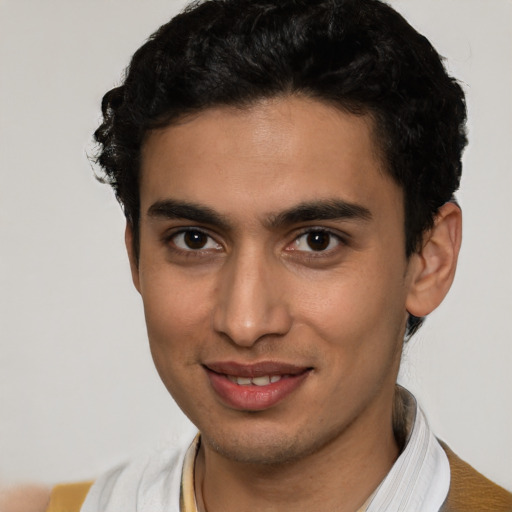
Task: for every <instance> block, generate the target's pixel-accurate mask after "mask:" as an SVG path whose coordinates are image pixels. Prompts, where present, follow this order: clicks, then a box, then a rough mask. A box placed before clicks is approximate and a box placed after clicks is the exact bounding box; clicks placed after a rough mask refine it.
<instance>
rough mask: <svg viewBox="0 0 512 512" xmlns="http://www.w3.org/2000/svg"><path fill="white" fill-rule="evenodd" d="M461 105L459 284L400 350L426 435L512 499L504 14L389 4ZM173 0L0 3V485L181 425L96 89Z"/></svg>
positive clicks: (117, 455) (447, 1) (85, 467)
mask: <svg viewBox="0 0 512 512" xmlns="http://www.w3.org/2000/svg"><path fill="white" fill-rule="evenodd" d="M392 4H393V5H395V6H396V7H397V8H398V9H399V10H400V11H401V12H403V13H404V14H405V15H406V17H407V18H408V19H409V21H411V22H412V23H413V25H415V26H416V27H417V28H418V29H419V30H420V31H423V32H424V33H425V34H426V35H427V36H428V37H429V38H430V39H431V41H432V42H433V43H434V44H435V45H436V46H437V48H438V50H439V51H440V52H441V53H442V54H443V55H445V56H446V57H447V58H448V62H449V68H450V70H451V71H452V72H453V73H454V74H455V75H456V76H457V77H458V78H459V79H461V80H462V81H463V82H464V84H465V89H466V91H467V93H468V105H469V115H470V123H469V127H470V140H471V144H470V147H469V149H468V150H467V152H466V154H465V159H464V160H465V171H464V172H465V175H464V179H463V184H462V190H461V192H460V194H459V196H458V197H459V199H460V202H461V204H462V207H463V211H464V216H465V217H464V220H465V227H464V242H463V249H462V255H461V258H460V265H459V271H458V275H457V277H456V281H455V284H454V286H453V289H452V291H451V292H450V295H449V296H448V298H447V300H446V301H445V304H444V305H443V306H442V307H441V308H440V309H439V311H438V312H436V313H435V314H433V315H432V316H431V318H430V319H429V320H428V322H427V324H426V325H425V327H424V328H423V329H422V330H421V332H420V334H419V335H418V336H417V337H416V339H414V340H413V341H412V343H411V344H410V347H409V348H408V350H407V353H406V355H405V356H404V365H403V370H402V381H403V382H405V383H406V384H407V385H408V386H409V387H410V388H412V389H413V390H414V391H415V392H416V394H417V396H418V398H419V400H420V403H421V404H422V405H423V406H424V408H425V409H426V411H427V415H428V416H429V418H430V422H431V424H432V425H433V427H434V429H435V431H436V433H437V434H438V435H439V436H440V437H442V438H443V439H445V440H447V441H448V442H449V444H450V445H451V446H452V448H453V449H454V450H455V451H456V452H458V453H459V455H461V456H462V457H463V458H465V459H467V460H468V461H469V462H471V463H472V464H473V465H474V466H476V467H477V468H478V469H479V470H480V471H482V472H484V473H485V474H486V475H488V476H489V477H491V478H492V479H494V480H496V481H498V482H499V483H501V484H502V485H505V486H507V487H509V488H512V471H511V463H510V461H511V460H512V439H511V430H512V428H511V427H512V407H511V402H512V400H511V396H512V392H511V382H512V377H511V373H512V334H511V333H510V328H509V324H510V316H511V312H512V270H511V268H512V265H511V262H512V200H511V198H510V195H511V191H512V171H511V168H510V162H511V161H512V139H511V129H510V123H511V119H512V102H511V91H512V66H511V62H512V44H511V43H512V36H511V34H512V3H511V1H510V0H428V1H427V0H400V1H392ZM182 5H183V2H182V1H181V0H174V1H173V0H147V1H144V2H142V1H140V0H139V1H137V0H88V1H78V0H74V1H70V0H0V45H1V46H0V115H1V120H0V244H1V247H0V480H1V481H3V482H9V481H20V480H23V481H27V480H28V481H40V482H48V483H53V482H59V481H67V480H75V479H82V478H91V477H94V476H95V475H98V473H99V472H100V471H102V470H105V469H107V468H108V467H110V466H111V465H113V464H116V463H118V462H120V461H122V460H123V459H125V458H126V457H129V456H133V455H134V454H136V453H138V452H141V451H144V450H146V449H149V448H150V447H154V446H158V445H160V444H164V443H168V442H172V439H173V437H174V436H176V435H179V433H180V432H182V431H183V430H188V429H191V427H190V426H189V425H188V423H187V420H185V419H184V418H183V417H182V416H181V414H180V412H179V411H178V410H177V407H176V406H175V405H174V404H173V402H172V400H171V399H170V398H169V397H168V396H167V393H166V391H165V390H164V388H163V386H162V385H161V384H160V382H159V380H158V377H157V375H156V372H155V371H154V369H153V365H152V362H151V359H150V355H149V350H148V347H147V342H146V334H145V328H144V320H143V315H142V308H141V304H140V300H139V297H138V296H137V294H136V292H135V291H134V290H133V289H132V286H131V282H130V277H129V270H128V263H127V258H126V256H125V253H124V247H123V218H122V215H121V212H120V210H119V208H118V206H117V204H116V203H115V200H114V198H113V196H112V194H111V192H110V190H109V189H108V188H107V187H106V186H103V185H100V184H98V183H96V182H95V180H94V179H93V177H92V171H91V167H90V164H89V163H88V161H87V158H86V151H87V148H88V147H89V150H90V146H89V144H90V138H91V133H92V132H93V130H94V129H95V127H96V126H97V123H98V119H99V104H100V100H101V96H102V94H103V93H104V92H105V91H106V90H107V89H108V88H110V87H111V86H112V85H113V84H115V83H117V82H119V78H120V76H121V73H122V70H123V68H124V66H125V65H126V64H127V62H128V59H129V57H130V55H131V54H132V53H133V52H134V51H135V50H136V48H138V46H139V45H140V44H141V43H142V42H143V41H144V39H145V38H146V37H147V36H148V35H149V34H150V33H151V32H152V31H153V30H155V29H156V28H157V27H158V26H159V25H160V24H161V23H163V22H165V21H166V20H167V19H168V18H169V17H170V15H172V14H173V13H175V12H177V11H178V10H179V9H180V8H181V7H182Z"/></svg>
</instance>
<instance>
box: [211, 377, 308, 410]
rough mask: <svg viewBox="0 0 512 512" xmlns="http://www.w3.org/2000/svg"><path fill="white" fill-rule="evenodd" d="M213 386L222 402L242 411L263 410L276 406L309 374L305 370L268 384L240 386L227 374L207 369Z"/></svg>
mask: <svg viewBox="0 0 512 512" xmlns="http://www.w3.org/2000/svg"><path fill="white" fill-rule="evenodd" d="M206 373H207V375H208V378H209V379H210V384H211V385H212V388H213V389H214V391H215V392H216V393H217V395H218V396H219V397H220V398H221V400H222V402H223V403H225V404H226V405H227V406H229V407H232V408H233V409H238V410H241V411H263V410H265V409H269V408H270V407H273V406H275V405H276V404H278V403H279V402H281V401H282V400H284V399H285V398H286V397H287V396H288V395H290V394H291V393H293V392H294V391H295V390H296V389H297V388H298V387H299V386H300V385H301V384H302V382H303V381H304V380H305V379H306V377H307V376H308V375H309V371H307V370H306V371H304V372H303V373H300V374H298V375H286V376H284V377H282V378H281V380H278V381H277V382H272V383H270V384H268V385H267V386H256V385H254V384H251V385H248V386H240V385H238V384H236V383H234V382H232V381H231V380H229V379H228V378H227V377H226V376H225V375H222V374H219V373H215V372H213V371H211V370H208V369H206Z"/></svg>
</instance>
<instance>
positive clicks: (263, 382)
mask: <svg viewBox="0 0 512 512" xmlns="http://www.w3.org/2000/svg"><path fill="white" fill-rule="evenodd" d="M252 383H253V384H255V385H256V386H268V385H269V384H270V377H269V376H268V375H265V376H263V377H254V378H253V379H252Z"/></svg>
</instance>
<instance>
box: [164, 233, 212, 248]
mask: <svg viewBox="0 0 512 512" xmlns="http://www.w3.org/2000/svg"><path fill="white" fill-rule="evenodd" d="M171 240H172V242H173V244H174V245H175V246H176V247H178V249H181V250H182V251H201V250H208V251H209V250H215V251H218V250H221V249H222V246H221V245H220V244H218V243H217V242H216V241H215V240H214V239H213V238H212V237H211V236H209V235H208V234H207V233H204V232H203V231H200V230H198V229H187V230H186V231H181V232H179V233H176V234H175V235H173V237H172V239H171Z"/></svg>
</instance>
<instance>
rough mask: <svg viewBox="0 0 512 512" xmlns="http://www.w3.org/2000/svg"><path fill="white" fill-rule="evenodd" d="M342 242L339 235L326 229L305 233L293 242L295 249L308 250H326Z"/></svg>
mask: <svg viewBox="0 0 512 512" xmlns="http://www.w3.org/2000/svg"><path fill="white" fill-rule="evenodd" d="M340 243H341V241H340V239H339V237H337V236H336V235H334V234H333V233H330V232H329V231H325V230H320V229H317V230H314V231H308V232H306V233H303V234H302V235H300V236H299V237H297V238H296V239H295V240H294V242H293V250H295V251H306V252H325V251H328V250H330V249H334V248H335V247H337V246H338V245H339V244H340Z"/></svg>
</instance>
